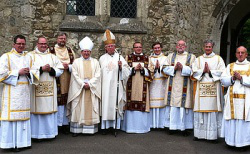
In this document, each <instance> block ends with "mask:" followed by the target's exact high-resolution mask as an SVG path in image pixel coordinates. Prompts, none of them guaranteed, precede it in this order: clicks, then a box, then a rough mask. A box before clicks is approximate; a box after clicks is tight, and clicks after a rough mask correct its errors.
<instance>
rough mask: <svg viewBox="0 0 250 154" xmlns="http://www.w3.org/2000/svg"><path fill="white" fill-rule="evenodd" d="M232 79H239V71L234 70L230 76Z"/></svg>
mask: <svg viewBox="0 0 250 154" xmlns="http://www.w3.org/2000/svg"><path fill="white" fill-rule="evenodd" d="M232 78H233V80H241V79H242V76H241V75H240V73H239V72H236V71H234V75H233V76H232Z"/></svg>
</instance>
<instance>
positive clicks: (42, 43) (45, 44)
mask: <svg viewBox="0 0 250 154" xmlns="http://www.w3.org/2000/svg"><path fill="white" fill-rule="evenodd" d="M37 44H39V45H47V43H37Z"/></svg>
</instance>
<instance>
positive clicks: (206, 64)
mask: <svg viewBox="0 0 250 154" xmlns="http://www.w3.org/2000/svg"><path fill="white" fill-rule="evenodd" d="M203 73H210V69H209V67H208V63H207V62H205V67H204V69H203Z"/></svg>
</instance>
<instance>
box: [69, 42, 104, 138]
mask: <svg viewBox="0 0 250 154" xmlns="http://www.w3.org/2000/svg"><path fill="white" fill-rule="evenodd" d="M79 46H80V48H81V50H82V51H81V57H80V58H77V59H76V60H75V61H74V62H73V65H72V74H71V80H70V86H69V95H68V96H69V97H68V104H67V108H68V109H70V111H69V114H68V116H69V119H70V132H72V133H73V137H76V136H77V135H78V134H79V133H83V134H94V133H96V132H97V131H98V123H100V115H99V103H100V99H101V69H100V65H99V62H98V61H97V60H96V59H95V58H92V57H90V55H91V50H92V48H93V46H94V44H93V42H92V41H91V40H90V38H89V37H85V38H84V39H82V40H81V41H80V43H79Z"/></svg>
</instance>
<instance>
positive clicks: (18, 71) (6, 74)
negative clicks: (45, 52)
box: [0, 35, 39, 151]
mask: <svg viewBox="0 0 250 154" xmlns="http://www.w3.org/2000/svg"><path fill="white" fill-rule="evenodd" d="M25 45H26V39H25V37H24V36H23V35H17V36H15V38H14V45H13V48H12V50H11V51H10V52H8V53H5V54H3V55H2V57H1V59H0V82H2V83H3V96H2V98H1V99H2V102H1V106H0V119H1V124H0V147H1V148H3V149H10V148H12V149H14V150H15V151H19V149H18V148H24V147H30V146H31V127H30V103H31V101H30V86H29V84H31V83H32V82H33V80H38V79H39V78H38V76H39V71H38V69H36V68H35V67H32V65H33V62H32V59H31V57H30V56H29V55H28V54H27V52H26V51H25Z"/></svg>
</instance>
